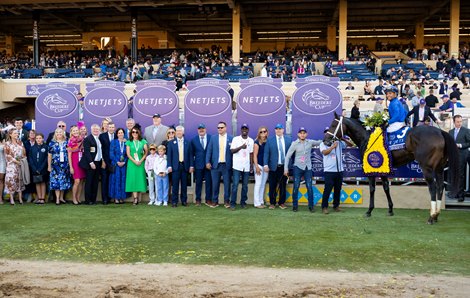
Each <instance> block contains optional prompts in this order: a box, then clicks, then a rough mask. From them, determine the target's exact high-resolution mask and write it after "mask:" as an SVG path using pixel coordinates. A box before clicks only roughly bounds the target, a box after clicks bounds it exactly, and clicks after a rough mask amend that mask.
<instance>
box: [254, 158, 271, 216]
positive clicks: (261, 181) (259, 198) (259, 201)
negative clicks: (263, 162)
mask: <svg viewBox="0 0 470 298" xmlns="http://www.w3.org/2000/svg"><path fill="white" fill-rule="evenodd" d="M258 168H259V169H260V170H261V174H260V175H257V174H256V172H255V189H254V198H253V204H254V205H255V207H257V206H261V205H263V204H264V190H265V188H266V181H267V180H268V174H269V173H266V172H265V171H264V169H263V167H262V166H260V165H258Z"/></svg>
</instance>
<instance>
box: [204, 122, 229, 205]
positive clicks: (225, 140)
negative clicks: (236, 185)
mask: <svg viewBox="0 0 470 298" xmlns="http://www.w3.org/2000/svg"><path fill="white" fill-rule="evenodd" d="M217 132H218V134H217V135H215V136H213V137H212V138H211V139H210V141H209V145H208V149H207V153H206V168H207V169H208V170H210V171H211V178H212V205H211V206H210V207H211V208H216V207H218V206H219V187H220V178H221V177H223V179H224V203H225V204H224V205H225V208H230V192H231V189H230V176H231V169H232V152H231V151H230V146H231V145H232V139H233V137H232V136H231V135H229V134H227V124H226V123H225V122H223V121H221V122H219V123H218V124H217Z"/></svg>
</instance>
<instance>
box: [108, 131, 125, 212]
mask: <svg viewBox="0 0 470 298" xmlns="http://www.w3.org/2000/svg"><path fill="white" fill-rule="evenodd" d="M124 135H125V133H124V129H122V128H118V129H117V130H116V136H117V139H114V140H113V141H112V142H111V146H110V149H109V157H110V159H111V165H112V166H113V167H114V172H113V173H111V175H109V196H110V197H111V198H113V199H114V203H115V204H124V200H125V199H126V197H127V195H126V163H127V154H126V141H125V139H124Z"/></svg>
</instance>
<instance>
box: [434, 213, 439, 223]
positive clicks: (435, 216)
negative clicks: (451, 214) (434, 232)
mask: <svg viewBox="0 0 470 298" xmlns="http://www.w3.org/2000/svg"><path fill="white" fill-rule="evenodd" d="M438 217H439V213H436V215H434V222H437V218H438Z"/></svg>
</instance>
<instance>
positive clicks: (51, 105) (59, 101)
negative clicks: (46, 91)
mask: <svg viewBox="0 0 470 298" xmlns="http://www.w3.org/2000/svg"><path fill="white" fill-rule="evenodd" d="M43 103H44V105H45V106H46V108H47V109H49V110H50V111H52V112H54V113H61V112H63V111H65V110H68V109H69V104H68V103H67V101H66V100H65V99H63V98H62V97H60V96H59V94H57V93H54V94H50V95H48V96H46V97H45V98H44V101H43Z"/></svg>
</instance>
